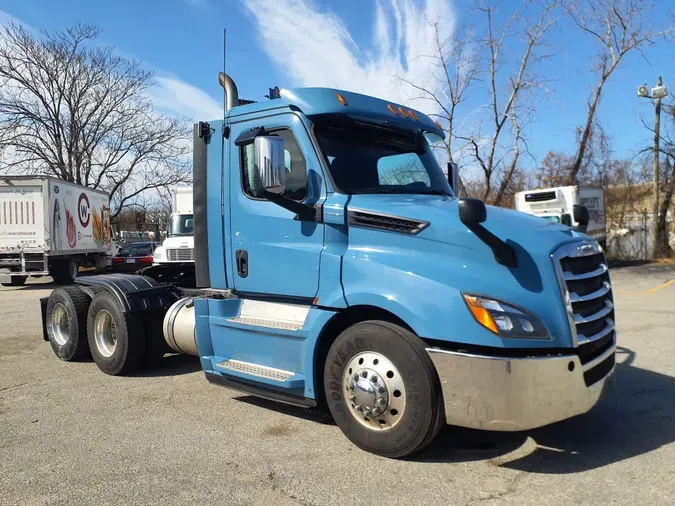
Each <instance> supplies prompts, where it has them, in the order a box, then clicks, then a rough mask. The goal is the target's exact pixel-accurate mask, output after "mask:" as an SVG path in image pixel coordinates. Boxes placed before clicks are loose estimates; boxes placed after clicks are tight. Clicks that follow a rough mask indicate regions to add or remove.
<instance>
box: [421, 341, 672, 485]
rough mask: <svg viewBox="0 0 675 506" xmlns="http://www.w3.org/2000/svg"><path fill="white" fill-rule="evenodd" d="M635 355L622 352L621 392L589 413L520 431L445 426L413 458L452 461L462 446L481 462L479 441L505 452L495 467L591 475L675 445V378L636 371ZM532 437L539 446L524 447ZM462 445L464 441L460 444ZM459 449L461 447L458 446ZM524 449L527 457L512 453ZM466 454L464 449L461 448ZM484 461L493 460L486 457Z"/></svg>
mask: <svg viewBox="0 0 675 506" xmlns="http://www.w3.org/2000/svg"><path fill="white" fill-rule="evenodd" d="M634 359H635V353H634V352H633V351H631V350H629V349H628V348H621V347H619V348H618V349H617V362H618V364H617V369H616V374H617V388H616V390H615V392H614V393H612V394H610V395H609V396H608V397H607V398H605V399H603V400H602V401H601V402H600V403H599V404H598V406H596V407H595V408H594V409H593V410H591V411H590V412H589V413H586V414H585V415H581V416H578V417H576V418H572V419H570V420H566V421H563V422H559V423H557V424H554V425H550V426H548V427H543V428H540V429H536V430H532V431H526V432H519V433H511V434H508V433H497V432H482V431H471V430H466V429H457V428H454V427H445V428H444V430H443V431H442V433H441V434H440V436H439V439H438V441H436V442H435V444H432V445H431V446H430V447H429V448H430V449H429V450H428V451H425V452H424V453H423V454H421V455H420V456H419V457H417V458H413V459H412V460H420V461H431V462H453V461H456V460H457V458H456V455H454V454H455V453H456V452H457V450H458V448H459V449H462V448H463V447H466V452H468V454H469V455H472V456H475V457H477V458H481V453H483V452H482V451H480V449H478V450H479V451H478V452H475V450H474V449H472V448H471V446H472V445H475V444H476V443H480V444H482V445H484V446H486V447H490V453H496V454H500V455H501V458H499V459H497V461H496V462H494V464H495V465H499V466H501V467H506V468H510V469H516V470H519V471H527V472H531V473H543V474H567V473H575V472H580V471H588V470H591V469H596V468H599V467H603V466H606V465H608V464H612V463H615V462H619V461H622V460H625V459H628V458H631V457H635V456H638V455H642V454H645V453H648V452H650V451H653V450H656V449H658V448H660V447H662V446H665V445H667V444H669V443H672V442H674V441H675V403H674V402H673V399H675V378H673V377H671V376H667V375H664V374H660V373H656V372H653V371H648V370H645V369H640V368H638V367H634V366H633V365H632V364H633V361H634ZM528 438H532V440H533V441H534V443H536V445H534V444H532V445H531V446H532V448H529V449H528V447H529V446H530V445H523V444H524V443H525V442H526V441H527V440H528ZM458 441H459V442H458ZM458 445H459V446H458ZM520 448H522V453H525V454H524V455H522V456H520V455H518V453H519V452H517V453H516V454H514V455H513V456H509V455H507V454H508V453H510V452H512V451H513V450H516V449H520ZM462 452H463V453H464V450H462ZM483 458H494V457H493V456H490V457H483Z"/></svg>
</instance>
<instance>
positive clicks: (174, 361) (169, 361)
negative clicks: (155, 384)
mask: <svg viewBox="0 0 675 506" xmlns="http://www.w3.org/2000/svg"><path fill="white" fill-rule="evenodd" d="M201 370H202V365H201V362H200V361H199V357H193V356H192V355H183V354H182V353H175V354H173V353H172V354H168V355H166V356H164V357H162V358H161V359H159V360H158V361H157V363H155V364H153V365H152V366H151V367H147V368H145V369H142V370H140V371H138V372H137V373H135V374H132V375H131V376H132V377H134V378H156V377H162V376H180V375H182V374H190V373H193V372H197V371H201Z"/></svg>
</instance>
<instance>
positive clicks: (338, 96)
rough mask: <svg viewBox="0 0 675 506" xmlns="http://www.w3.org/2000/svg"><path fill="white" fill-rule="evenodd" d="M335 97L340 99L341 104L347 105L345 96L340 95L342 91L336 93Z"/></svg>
mask: <svg viewBox="0 0 675 506" xmlns="http://www.w3.org/2000/svg"><path fill="white" fill-rule="evenodd" d="M337 99H338V100H339V101H340V103H341V104H342V105H344V106H345V107H346V106H347V101H346V100H345V97H343V96H342V93H338V94H337Z"/></svg>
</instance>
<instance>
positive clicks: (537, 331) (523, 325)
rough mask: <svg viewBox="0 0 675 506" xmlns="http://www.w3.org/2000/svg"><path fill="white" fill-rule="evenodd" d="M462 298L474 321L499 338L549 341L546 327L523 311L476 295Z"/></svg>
mask: <svg viewBox="0 0 675 506" xmlns="http://www.w3.org/2000/svg"><path fill="white" fill-rule="evenodd" d="M462 297H464V302H466V305H467V307H468V308H469V311H471V314H472V315H473V317H474V318H475V319H476V321H477V322H478V323H480V324H481V325H482V326H483V327H485V328H486V329H488V330H490V331H492V332H494V333H495V334H497V335H498V336H499V337H503V338H511V339H513V338H516V339H549V335H548V331H547V330H546V326H545V325H544V324H543V323H542V321H541V320H540V319H539V318H538V317H537V316H535V315H534V314H532V313H530V312H529V311H526V310H525V309H522V308H519V307H516V306H513V305H511V304H507V303H506V302H502V301H499V300H494V299H488V298H486V297H479V296H476V295H469V294H462Z"/></svg>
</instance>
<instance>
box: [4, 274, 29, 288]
mask: <svg viewBox="0 0 675 506" xmlns="http://www.w3.org/2000/svg"><path fill="white" fill-rule="evenodd" d="M26 279H28V276H12V280H11V281H10V282H9V283H0V284H1V285H2V286H23V285H25V284H26Z"/></svg>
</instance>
